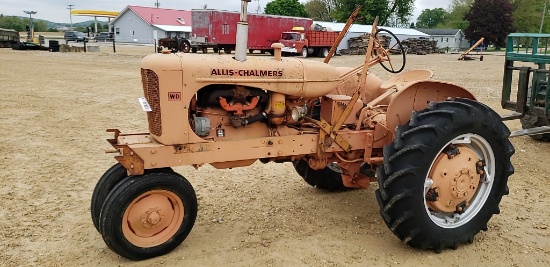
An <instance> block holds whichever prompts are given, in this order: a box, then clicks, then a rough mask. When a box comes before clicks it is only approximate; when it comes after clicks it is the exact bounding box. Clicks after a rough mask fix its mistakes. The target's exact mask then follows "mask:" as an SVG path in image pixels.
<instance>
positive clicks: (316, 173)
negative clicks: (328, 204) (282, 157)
mask: <svg viewBox="0 0 550 267" xmlns="http://www.w3.org/2000/svg"><path fill="white" fill-rule="evenodd" d="M292 164H293V165H294V169H295V170H296V172H297V173H298V175H300V176H301V177H302V178H303V179H304V181H306V183H308V184H309V185H311V186H313V187H315V188H318V189H323V190H327V191H333V192H334V191H345V190H348V189H349V188H347V187H345V186H344V183H343V182H342V171H341V170H340V168H339V167H338V165H336V164H334V163H330V164H329V165H327V167H326V168H324V169H321V170H314V169H312V168H311V167H310V166H309V164H308V163H307V162H306V161H305V160H303V159H300V160H297V161H294V162H292Z"/></svg>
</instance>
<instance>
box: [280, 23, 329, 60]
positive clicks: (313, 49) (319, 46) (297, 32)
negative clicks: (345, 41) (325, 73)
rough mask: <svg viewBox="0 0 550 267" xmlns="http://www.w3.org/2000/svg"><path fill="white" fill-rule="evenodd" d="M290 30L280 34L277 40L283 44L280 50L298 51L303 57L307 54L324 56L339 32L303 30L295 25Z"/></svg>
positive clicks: (286, 51)
mask: <svg viewBox="0 0 550 267" xmlns="http://www.w3.org/2000/svg"><path fill="white" fill-rule="evenodd" d="M292 30H293V31H291V32H283V33H282V34H281V40H280V41H279V42H280V43H282V44H283V45H284V46H285V47H283V49H282V51H283V53H299V54H300V55H301V56H302V57H304V58H305V57H307V56H308V55H317V56H319V57H326V56H327V55H328V52H329V50H330V47H331V46H332V44H334V42H336V39H338V34H339V33H338V32H332V31H304V29H303V28H296V27H295V28H293V29H292Z"/></svg>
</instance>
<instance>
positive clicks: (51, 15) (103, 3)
mask: <svg viewBox="0 0 550 267" xmlns="http://www.w3.org/2000/svg"><path fill="white" fill-rule="evenodd" d="M156 2H157V0H118V1H117V0H40V1H37V0H0V14H4V15H7V16H28V15H27V14H25V13H24V12H23V11H36V12H37V13H36V14H35V15H33V18H38V19H45V20H49V21H52V22H58V23H70V21H71V18H70V15H69V9H68V5H69V4H71V5H74V9H92V10H102V11H118V12H120V11H122V10H123V9H124V8H125V7H126V6H128V5H134V6H150V7H154V6H155V4H156ZM158 2H159V3H160V7H161V8H169V9H181V10H191V9H197V8H203V7H204V5H207V8H211V9H220V10H230V11H240V9H241V1H240V0H225V1H220V0H198V1H197V0H158ZM267 2H269V0H259V4H260V6H261V7H265V4H266V3H267ZM301 2H306V1H301ZM450 2H451V0H416V1H415V10H414V14H413V19H412V20H413V21H414V20H416V18H417V17H418V15H420V13H421V12H422V10H424V9H426V8H429V9H432V8H437V7H441V8H444V9H447V8H449V4H450ZM257 7H258V0H253V1H252V2H251V3H249V6H248V11H249V12H254V11H255V10H256V9H257ZM262 10H263V9H262ZM87 20H93V17H83V16H72V21H73V22H75V23H76V22H82V21H87ZM98 20H103V21H106V20H107V19H104V18H98Z"/></svg>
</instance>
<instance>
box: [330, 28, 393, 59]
mask: <svg viewBox="0 0 550 267" xmlns="http://www.w3.org/2000/svg"><path fill="white" fill-rule="evenodd" d="M379 39H380V44H381V45H382V47H384V48H385V49H388V48H389V47H390V42H391V37H390V36H384V35H379ZM369 40H370V34H369V33H367V34H364V35H361V36H359V37H353V38H349V39H348V45H349V49H340V51H339V53H340V54H342V55H364V54H365V53H366V51H367V47H368V46H369Z"/></svg>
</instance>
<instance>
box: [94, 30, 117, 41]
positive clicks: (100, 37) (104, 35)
mask: <svg viewBox="0 0 550 267" xmlns="http://www.w3.org/2000/svg"><path fill="white" fill-rule="evenodd" d="M94 40H95V41H96V42H98V41H103V42H110V41H112V40H113V34H112V33H110V32H100V33H98V34H97V35H96V36H95V37H94Z"/></svg>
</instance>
